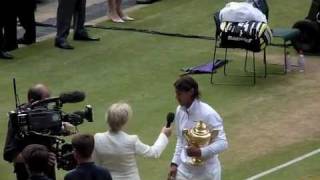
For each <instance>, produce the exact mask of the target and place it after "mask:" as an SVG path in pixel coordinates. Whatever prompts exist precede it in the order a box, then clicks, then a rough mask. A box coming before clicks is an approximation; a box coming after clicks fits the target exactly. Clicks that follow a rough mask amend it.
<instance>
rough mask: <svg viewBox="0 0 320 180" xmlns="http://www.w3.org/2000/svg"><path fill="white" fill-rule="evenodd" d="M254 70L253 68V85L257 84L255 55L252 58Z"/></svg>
mask: <svg viewBox="0 0 320 180" xmlns="http://www.w3.org/2000/svg"><path fill="white" fill-rule="evenodd" d="M252 64H253V65H252V68H253V85H255V84H256V57H255V54H254V53H253V57H252Z"/></svg>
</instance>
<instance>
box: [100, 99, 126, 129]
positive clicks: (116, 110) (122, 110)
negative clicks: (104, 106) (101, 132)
mask: <svg viewBox="0 0 320 180" xmlns="http://www.w3.org/2000/svg"><path fill="white" fill-rule="evenodd" d="M131 116H132V109H131V107H130V105H129V104H127V103H125V102H118V103H115V104H112V105H111V106H110V107H109V108H108V110H107V112H106V115H105V118H106V120H107V123H108V125H109V127H110V131H112V132H118V131H120V130H121V128H122V126H123V125H125V124H126V123H127V122H128V120H129V118H131Z"/></svg>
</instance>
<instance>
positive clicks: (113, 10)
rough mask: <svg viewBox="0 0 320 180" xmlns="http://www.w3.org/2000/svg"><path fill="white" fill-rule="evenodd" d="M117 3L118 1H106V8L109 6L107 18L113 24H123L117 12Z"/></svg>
mask: <svg viewBox="0 0 320 180" xmlns="http://www.w3.org/2000/svg"><path fill="white" fill-rule="evenodd" d="M117 1H118V0H108V6H109V17H110V19H111V20H112V21H113V22H120V23H121V22H124V21H123V20H122V19H121V18H120V16H119V15H118V12H117V4H118V3H117Z"/></svg>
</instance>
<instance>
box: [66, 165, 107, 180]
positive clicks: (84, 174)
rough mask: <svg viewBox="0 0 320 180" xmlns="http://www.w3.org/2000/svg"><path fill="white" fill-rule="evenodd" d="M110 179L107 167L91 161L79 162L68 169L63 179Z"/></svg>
mask: <svg viewBox="0 0 320 180" xmlns="http://www.w3.org/2000/svg"><path fill="white" fill-rule="evenodd" d="M80 179H81V180H112V177H111V175H110V173H109V171H108V170H107V169H104V168H102V167H100V166H97V165H95V164H94V163H93V162H89V163H83V164H80V165H79V166H78V167H77V168H76V169H74V170H72V171H70V172H69V173H68V174H67V175H66V176H65V177H64V180H80Z"/></svg>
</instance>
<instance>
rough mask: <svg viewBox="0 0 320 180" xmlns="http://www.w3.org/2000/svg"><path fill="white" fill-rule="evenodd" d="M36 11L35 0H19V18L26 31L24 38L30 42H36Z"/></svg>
mask: <svg viewBox="0 0 320 180" xmlns="http://www.w3.org/2000/svg"><path fill="white" fill-rule="evenodd" d="M35 10H36V1H35V0H19V6H18V12H17V16H18V18H19V21H20V24H21V26H22V27H23V29H24V30H25V34H24V36H23V38H24V40H26V41H28V42H35V41H36V22H35V16H34V12H35Z"/></svg>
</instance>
